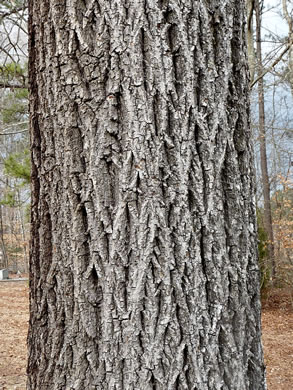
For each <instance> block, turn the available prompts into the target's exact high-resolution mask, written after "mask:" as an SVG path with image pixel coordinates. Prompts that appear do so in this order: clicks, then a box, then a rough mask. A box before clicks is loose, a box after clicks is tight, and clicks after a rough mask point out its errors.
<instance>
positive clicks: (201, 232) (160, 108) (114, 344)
mask: <svg viewBox="0 0 293 390" xmlns="http://www.w3.org/2000/svg"><path fill="white" fill-rule="evenodd" d="M244 3H245V2H244V1H237V2H236V1H232V0H217V1H216V0H214V1H209V2H206V1H191V0H181V1H175V0H170V1H163V0H160V1H159V0H148V1H141V0H137V1H102V0H101V1H97V0H93V1H88V0H86V1H84V2H79V1H76V0H67V1H66V2H61V3H60V2H57V1H56V0H52V1H50V2H49V1H48V0H45V1H42V2H39V1H37V0H30V86H31V100H30V107H31V140H32V166H33V168H32V186H33V195H32V199H33V201H32V241H31V262H30V290H31V294H30V302H31V317H30V331H29V363H28V389H29V390H45V389H52V390H57V389H58V390H59V389H66V390H67V389H74V390H82V389H99V390H100V389H101V390H103V389H105V390H110V389H111V390H112V389H116V390H138V389H139V390H140V389H141V390H150V389H156V390H166V389H168V390H172V389H174V390H175V389H176V390H183V389H188V390H189V389H190V390H191V389H194V390H195V389H197V390H220V389H222V390H224V389H225V390H226V389H227V390H228V389H230V390H232V389H233V390H244V389H250V390H264V388H265V383H264V370H263V357H262V348H261V342H260V303H259V292H258V278H259V274H258V266H257V255H256V228H255V205H254V182H253V158H252V147H251V140H250V126H249V109H248V106H249V104H248V84H247V83H248V80H247V59H246V55H245V50H246V45H245V17H244V15H245V7H244Z"/></svg>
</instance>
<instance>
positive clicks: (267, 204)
mask: <svg viewBox="0 0 293 390" xmlns="http://www.w3.org/2000/svg"><path fill="white" fill-rule="evenodd" d="M255 18H256V56H257V65H258V66H257V73H258V77H260V76H261V75H262V74H263V66H262V50H261V10H260V1H259V0H257V1H256V2H255ZM257 85H258V128H259V144H260V167H261V176H262V193H263V199H264V228H265V230H266V233H267V236H268V240H269V242H268V253H269V260H270V268H271V275H272V279H273V280H274V279H275V274H276V264H275V250H274V233H273V222H272V210H271V195H270V181H269V173H268V161H267V146H266V129H265V99H264V81H263V77H260V78H259V80H258V82H257Z"/></svg>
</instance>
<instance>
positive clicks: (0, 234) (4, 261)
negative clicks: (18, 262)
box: [0, 205, 9, 268]
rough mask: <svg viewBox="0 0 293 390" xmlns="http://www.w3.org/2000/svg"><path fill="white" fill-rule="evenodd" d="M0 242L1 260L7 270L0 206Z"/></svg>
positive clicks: (0, 207)
mask: <svg viewBox="0 0 293 390" xmlns="http://www.w3.org/2000/svg"><path fill="white" fill-rule="evenodd" d="M0 240H1V252H2V253H1V254H2V256H1V257H2V260H3V266H4V268H8V265H9V264H8V257H7V252H6V245H5V241H4V226H3V213H2V205H0Z"/></svg>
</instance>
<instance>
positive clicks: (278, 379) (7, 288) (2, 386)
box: [0, 281, 293, 390]
mask: <svg viewBox="0 0 293 390" xmlns="http://www.w3.org/2000/svg"><path fill="white" fill-rule="evenodd" d="M262 323H263V344H264V351H265V362H266V366H267V383H268V390H292V389H293V370H292V367H293V306H292V300H291V298H290V295H289V294H288V292H286V291H284V290H282V289H276V290H273V291H270V292H269V293H268V294H267V296H266V298H265V299H264V300H263V314H262ZM27 328H28V282H27V281H19V282H0V340H1V342H0V345H1V349H0V390H25V381H26V375H25V370H26V355H27V351H26V335H27Z"/></svg>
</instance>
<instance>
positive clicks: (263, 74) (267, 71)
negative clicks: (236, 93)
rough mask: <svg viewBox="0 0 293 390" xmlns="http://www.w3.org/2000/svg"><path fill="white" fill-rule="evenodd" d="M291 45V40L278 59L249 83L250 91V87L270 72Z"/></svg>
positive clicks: (292, 41) (292, 42)
mask: <svg viewBox="0 0 293 390" xmlns="http://www.w3.org/2000/svg"><path fill="white" fill-rule="evenodd" d="M292 44H293V40H291V41H290V42H289V43H288V45H287V46H286V47H285V49H284V50H283V51H282V52H281V54H280V55H279V57H277V58H276V59H275V61H274V62H273V63H272V65H271V66H269V67H268V68H267V69H265V70H264V72H263V73H262V74H261V75H260V76H258V77H257V78H256V79H255V80H253V81H252V82H251V83H250V89H252V87H253V86H254V85H255V84H256V83H257V82H258V81H259V80H261V79H262V78H264V76H265V75H266V74H267V73H269V72H271V71H272V70H273V68H274V67H275V66H276V65H277V64H278V63H279V62H280V61H281V59H282V58H283V57H284V55H285V54H286V53H287V52H288V51H289V50H290V48H291V46H292Z"/></svg>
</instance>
